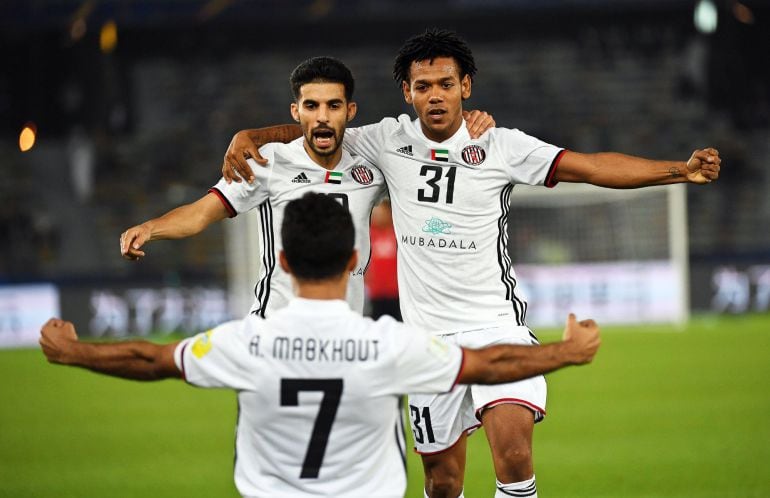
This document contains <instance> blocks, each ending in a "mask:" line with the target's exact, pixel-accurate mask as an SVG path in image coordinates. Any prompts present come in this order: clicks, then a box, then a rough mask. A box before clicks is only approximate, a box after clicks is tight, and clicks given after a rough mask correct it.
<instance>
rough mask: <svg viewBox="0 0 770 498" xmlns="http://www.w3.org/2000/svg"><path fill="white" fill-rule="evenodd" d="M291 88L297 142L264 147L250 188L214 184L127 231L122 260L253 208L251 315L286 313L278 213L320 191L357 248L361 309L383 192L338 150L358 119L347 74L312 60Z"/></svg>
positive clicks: (326, 61)
mask: <svg viewBox="0 0 770 498" xmlns="http://www.w3.org/2000/svg"><path fill="white" fill-rule="evenodd" d="M289 83H290V86H291V91H292V94H293V96H294V102H292V103H291V116H292V118H293V119H294V120H295V121H297V122H298V123H299V124H300V127H301V129H302V135H303V136H302V137H300V138H298V139H296V140H293V141H292V142H291V143H288V144H282V143H281V144H268V145H265V146H264V147H262V148H261V149H260V154H261V155H262V156H263V157H265V158H267V160H268V165H267V167H266V168H255V170H256V178H255V181H253V182H252V183H245V182H244V183H227V182H225V181H224V180H220V181H219V182H218V183H217V184H216V185H215V186H213V187H212V188H211V189H209V191H208V193H207V194H206V195H205V196H203V197H202V198H201V199H199V200H197V201H195V202H193V203H191V204H187V205H184V206H181V207H178V208H176V209H174V210H172V211H170V212H168V213H166V214H165V215H163V216H161V217H159V218H155V219H153V220H149V221H146V222H144V223H142V224H141V225H137V226H135V227H132V228H129V229H128V230H126V231H125V232H124V233H123V234H122V235H121V238H120V251H121V253H122V254H123V256H124V257H126V258H127V259H132V260H136V259H139V258H142V257H143V256H144V255H145V252H144V250H143V249H142V246H143V245H144V244H145V243H146V242H149V241H151V240H157V239H179V238H184V237H189V236H192V235H195V234H197V233H200V232H201V231H202V230H203V229H205V228H206V227H207V226H209V225H210V224H211V223H214V222H216V221H220V220H222V219H224V218H227V217H233V216H236V215H238V214H240V213H244V212H246V211H249V210H252V209H258V210H259V227H258V228H259V229H258V233H259V234H260V240H259V251H260V255H259V256H260V262H261V264H260V270H259V278H258V280H257V284H256V286H255V288H254V295H255V300H254V304H253V306H252V308H251V312H252V313H255V314H259V315H260V316H263V317H264V316H266V315H269V314H270V313H271V312H273V311H275V310H277V309H279V308H282V307H283V306H285V305H286V303H287V302H288V301H289V299H290V298H291V297H292V295H293V293H292V287H291V282H290V279H289V275H288V274H286V272H285V271H284V270H283V269H282V268H281V267H280V265H278V264H276V263H277V260H278V254H279V253H280V251H281V240H280V237H277V236H276V234H277V233H279V230H280V227H281V225H282V222H283V213H284V208H285V207H286V205H287V204H288V203H289V201H291V200H293V199H297V198H299V197H301V196H302V195H303V194H305V193H307V192H320V193H324V194H326V195H328V196H330V197H332V198H334V199H335V200H337V201H338V202H340V203H341V204H342V205H343V206H345V207H346V208H348V209H349V210H350V213H351V215H352V216H353V222H354V225H355V229H356V244H355V247H356V249H357V250H358V252H359V254H360V255H361V257H360V259H359V264H358V265H356V267H355V268H353V269H352V270H351V274H350V280H349V284H348V285H349V289H348V292H347V296H348V301H349V304H350V306H351V308H352V309H354V310H356V311H359V312H360V311H361V310H362V309H363V297H364V290H363V285H364V284H363V276H364V272H365V270H366V265H367V263H368V261H369V250H370V249H369V216H370V213H371V211H372V208H373V207H374V206H375V205H376V203H377V202H379V200H380V199H381V198H383V196H384V195H385V194H386V192H387V190H386V188H385V181H384V179H383V176H382V173H380V171H379V170H378V169H377V168H376V167H374V165H372V163H370V162H368V161H366V160H364V159H362V158H360V157H356V158H354V157H353V156H351V155H350V154H349V153H348V152H346V151H344V150H343V149H342V148H341V147H340V145H341V143H342V137H343V135H344V133H345V127H346V126H347V124H348V122H349V121H350V120H351V119H353V117H354V116H355V114H356V103H355V102H353V101H352V98H353V89H354V80H353V75H352V74H351V72H350V70H349V69H348V68H347V67H346V66H345V65H344V64H343V63H342V62H340V61H339V60H336V59H333V58H331V57H314V58H311V59H308V60H306V61H304V62H303V63H301V64H300V65H298V66H297V67H296V68H295V69H294V71H293V72H292V73H291V76H290V78H289Z"/></svg>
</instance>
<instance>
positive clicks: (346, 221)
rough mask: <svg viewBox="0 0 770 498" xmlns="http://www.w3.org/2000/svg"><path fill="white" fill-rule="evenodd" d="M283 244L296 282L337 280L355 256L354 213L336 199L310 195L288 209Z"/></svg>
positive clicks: (284, 223) (288, 205) (282, 232)
mask: <svg viewBox="0 0 770 498" xmlns="http://www.w3.org/2000/svg"><path fill="white" fill-rule="evenodd" d="M281 240H282V241H283V252H284V254H285V255H286V260H287V262H288V263H289V267H290V268H291V271H292V273H293V274H294V276H295V277H296V278H298V279H300V280H323V279H326V278H330V277H335V276H338V275H340V274H341V273H342V272H344V271H345V267H346V266H347V264H348V261H350V256H351V255H352V254H353V247H354V245H355V228H354V227H353V218H352V217H351V216H350V211H348V210H347V208H345V207H343V206H342V204H340V203H339V202H337V201H336V200H334V199H333V198H332V197H330V196H328V195H324V194H318V193H313V192H309V193H307V194H305V195H304V196H302V197H300V198H299V199H294V200H293V201H291V202H289V203H288V204H287V205H286V209H285V210H284V213H283V225H282V226H281Z"/></svg>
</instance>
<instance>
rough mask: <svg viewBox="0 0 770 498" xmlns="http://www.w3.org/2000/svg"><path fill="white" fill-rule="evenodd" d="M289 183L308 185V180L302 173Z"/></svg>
mask: <svg viewBox="0 0 770 498" xmlns="http://www.w3.org/2000/svg"><path fill="white" fill-rule="evenodd" d="M291 183H310V178H308V177H307V175H306V174H305V173H304V172H303V173H300V174H298V175H297V176H295V177H294V179H292V181H291Z"/></svg>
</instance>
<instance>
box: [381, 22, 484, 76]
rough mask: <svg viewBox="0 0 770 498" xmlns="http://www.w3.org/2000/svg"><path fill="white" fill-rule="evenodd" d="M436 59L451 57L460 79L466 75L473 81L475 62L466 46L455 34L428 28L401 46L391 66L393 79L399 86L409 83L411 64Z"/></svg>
mask: <svg viewBox="0 0 770 498" xmlns="http://www.w3.org/2000/svg"><path fill="white" fill-rule="evenodd" d="M437 57H452V58H453V59H454V60H455V61H457V64H459V66H460V78H461V79H462V78H463V77H465V75H466V74H467V75H468V76H470V78H471V80H473V76H475V74H476V62H475V61H474V60H473V53H472V52H471V49H470V47H469V46H468V44H467V43H466V42H465V40H463V39H462V38H460V37H459V36H457V33H455V32H453V31H449V30H446V29H438V28H430V29H427V30H426V31H425V33H423V34H421V35H417V36H413V37H412V38H409V39H408V40H407V41H406V42H404V44H403V45H402V46H401V49H400V50H399V51H398V55H397V56H396V61H395V63H394V64H393V79H395V80H396V83H398V84H399V85H400V84H401V82H403V81H406V82H407V83H408V82H409V69H410V67H411V66H412V62H415V61H424V60H429V61H431V62H432V61H433V59H435V58H437Z"/></svg>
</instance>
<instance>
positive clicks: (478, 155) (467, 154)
mask: <svg viewBox="0 0 770 498" xmlns="http://www.w3.org/2000/svg"><path fill="white" fill-rule="evenodd" d="M462 156H463V161H465V162H466V163H467V164H470V165H471V166H478V165H479V164H481V163H483V162H484V159H486V158H487V153H486V152H484V149H482V148H481V146H479V145H469V146H467V147H465V148H464V149H463V152H462Z"/></svg>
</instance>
